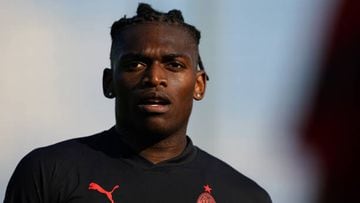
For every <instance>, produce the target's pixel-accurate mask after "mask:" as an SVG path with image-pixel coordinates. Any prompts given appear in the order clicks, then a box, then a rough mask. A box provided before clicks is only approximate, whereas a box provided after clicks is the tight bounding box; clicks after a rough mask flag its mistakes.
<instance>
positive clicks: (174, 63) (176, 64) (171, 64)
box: [166, 62, 185, 70]
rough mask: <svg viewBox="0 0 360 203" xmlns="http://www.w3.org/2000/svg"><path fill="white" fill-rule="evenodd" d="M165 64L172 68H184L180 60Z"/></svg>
mask: <svg viewBox="0 0 360 203" xmlns="http://www.w3.org/2000/svg"><path fill="white" fill-rule="evenodd" d="M166 66H167V67H168V68H170V69H173V70H177V69H183V68H185V65H184V64H182V63H180V62H170V63H167V64H166Z"/></svg>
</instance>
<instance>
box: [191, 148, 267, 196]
mask: <svg viewBox="0 0 360 203" xmlns="http://www.w3.org/2000/svg"><path fill="white" fill-rule="evenodd" d="M198 163H199V164H198V165H199V166H200V167H203V170H205V171H207V175H208V176H213V178H214V179H216V181H218V182H221V183H223V184H224V185H226V188H231V190H233V191H234V192H236V193H237V194H236V195H241V193H243V194H244V195H245V196H251V198H252V199H257V200H258V201H257V202H271V199H270V196H269V194H268V193H267V192H266V191H265V189H264V188H262V187H261V186H260V185H259V184H257V183H256V182H255V181H254V180H252V179H250V178H249V177H247V176H246V175H244V174H242V173H241V172H239V171H238V170H236V169H235V168H233V167H232V166H230V165H229V164H228V163H226V162H225V161H223V160H221V159H219V158H217V157H215V156H213V155H211V154H209V153H207V152H206V151H204V150H202V149H200V148H198Z"/></svg>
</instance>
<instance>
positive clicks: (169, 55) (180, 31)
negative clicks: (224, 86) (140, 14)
mask: <svg viewBox="0 0 360 203" xmlns="http://www.w3.org/2000/svg"><path fill="white" fill-rule="evenodd" d="M116 43H117V44H116V46H115V48H116V50H115V51H116V56H117V57H116V58H115V59H113V60H112V64H111V66H112V69H105V70H104V76H103V87H104V94H105V96H106V97H108V98H113V97H115V100H116V101H115V108H116V130H117V131H118V132H119V134H121V138H122V140H123V141H124V142H126V143H127V144H128V145H129V146H130V147H131V148H132V149H133V150H134V151H135V152H136V153H138V154H139V155H140V156H142V157H143V158H145V159H146V160H148V161H149V162H151V163H153V164H156V163H159V162H162V161H165V160H168V159H171V158H173V157H176V156H178V155H179V154H181V152H182V151H183V150H184V148H185V146H186V129H187V124H188V120H189V117H190V114H191V110H192V104H193V100H194V99H195V100H201V99H202V98H203V96H204V93H205V88H206V79H205V72H204V71H201V70H198V69H197V64H198V47H197V45H196V42H195V40H194V39H193V37H192V35H190V34H189V33H188V31H187V30H185V28H184V27H182V26H180V25H168V24H162V23H143V24H139V25H131V26H129V27H127V28H126V29H124V30H123V31H121V33H120V35H119V39H118V40H117V42H116Z"/></svg>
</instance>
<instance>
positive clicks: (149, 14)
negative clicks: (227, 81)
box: [110, 3, 209, 80]
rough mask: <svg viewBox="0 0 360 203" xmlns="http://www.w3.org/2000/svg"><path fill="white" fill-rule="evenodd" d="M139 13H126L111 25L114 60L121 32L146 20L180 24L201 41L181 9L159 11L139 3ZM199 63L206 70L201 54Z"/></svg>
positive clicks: (112, 55) (196, 30)
mask: <svg viewBox="0 0 360 203" xmlns="http://www.w3.org/2000/svg"><path fill="white" fill-rule="evenodd" d="M136 13H137V15H135V16H133V17H131V18H127V17H126V15H125V16H124V17H122V18H120V19H119V20H118V21H115V22H114V23H113V25H112V26H111V32H110V35H111V39H112V47H111V53H110V59H111V60H113V59H114V58H115V56H114V54H115V53H114V41H116V39H117V37H118V36H119V34H120V32H121V31H123V29H124V28H125V27H127V26H129V25H137V24H141V23H144V22H160V23H165V24H169V25H180V26H182V27H183V28H185V30H186V31H187V32H188V33H189V34H190V35H191V36H192V37H193V38H194V40H195V42H196V44H197V45H199V43H200V37H201V35H200V31H199V30H198V29H196V27H194V26H193V25H190V24H187V23H185V21H184V18H183V16H182V14H181V11H179V10H176V9H173V10H170V11H169V12H167V13H163V12H159V11H157V10H154V9H153V8H152V7H151V6H150V5H149V4H145V3H139V6H138V8H137V11H136ZM198 65H199V68H200V70H203V71H205V69H204V65H203V63H202V61H201V57H200V54H199V57H198ZM205 75H206V80H209V77H208V75H207V74H206V73H205Z"/></svg>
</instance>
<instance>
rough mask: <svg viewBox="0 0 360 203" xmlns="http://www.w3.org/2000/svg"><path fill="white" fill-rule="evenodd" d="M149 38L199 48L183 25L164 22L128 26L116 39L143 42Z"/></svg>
mask: <svg viewBox="0 0 360 203" xmlns="http://www.w3.org/2000/svg"><path fill="white" fill-rule="evenodd" d="M149 37H152V38H156V37H160V38H165V39H166V38H167V39H175V40H180V41H185V42H186V43H188V44H191V45H195V46H196V47H197V43H196V40H195V39H194V37H193V36H192V34H191V33H190V32H189V31H188V29H186V28H185V27H184V26H183V25H180V24H169V23H164V22H143V23H139V24H134V25H128V26H126V27H125V28H123V29H122V31H121V32H118V36H117V37H116V38H117V39H118V40H120V41H121V40H129V39H134V38H135V39H137V40H141V39H143V38H149Z"/></svg>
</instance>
